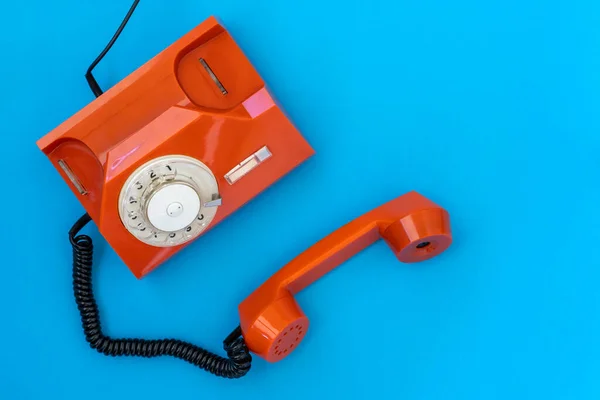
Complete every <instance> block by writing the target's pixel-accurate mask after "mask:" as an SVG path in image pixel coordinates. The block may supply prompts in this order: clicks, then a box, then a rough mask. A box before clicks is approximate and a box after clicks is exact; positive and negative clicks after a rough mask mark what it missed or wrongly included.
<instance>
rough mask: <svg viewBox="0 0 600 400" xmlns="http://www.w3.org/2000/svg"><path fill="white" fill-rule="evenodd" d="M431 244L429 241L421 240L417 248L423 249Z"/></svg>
mask: <svg viewBox="0 0 600 400" xmlns="http://www.w3.org/2000/svg"><path fill="white" fill-rule="evenodd" d="M430 244H431V242H421V243H419V244H418V245H417V249H424V248H425V247H427V246H429V245H430Z"/></svg>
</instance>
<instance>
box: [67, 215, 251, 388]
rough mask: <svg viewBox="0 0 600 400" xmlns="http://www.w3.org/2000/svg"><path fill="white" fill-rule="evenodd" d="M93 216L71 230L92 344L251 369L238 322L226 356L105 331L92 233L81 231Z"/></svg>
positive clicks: (233, 371) (238, 371)
mask: <svg viewBox="0 0 600 400" xmlns="http://www.w3.org/2000/svg"><path fill="white" fill-rule="evenodd" d="M90 220H91V218H90V216H89V214H85V215H83V216H82V217H81V218H80V219H79V220H78V221H77V222H75V224H74V225H73V227H72V228H71V230H70V231H69V241H70V242H71V246H72V247H73V292H74V294H75V302H76V303H77V308H78V309H79V313H80V315H81V323H82V326H83V332H84V334H85V338H86V340H87V341H88V342H89V344H90V347H92V348H93V349H96V350H97V351H98V352H99V353H102V354H104V355H107V356H139V357H158V356H172V357H176V358H179V359H181V360H184V361H187V362H189V363H191V364H193V365H195V366H197V367H200V368H202V369H204V370H206V371H208V372H210V373H211V374H214V375H217V376H220V377H224V378H240V377H242V376H244V375H246V374H247V373H248V371H249V370H250V366H251V363H252V356H251V355H250V351H249V350H248V347H247V346H246V343H245V342H244V339H243V337H242V331H241V328H240V327H239V326H238V327H237V328H236V329H235V330H234V331H233V332H231V334H230V335H229V336H227V338H226V339H225V340H224V341H223V349H224V350H225V352H226V353H227V358H225V357H221V356H218V355H216V354H213V353H211V352H209V351H207V350H204V349H203V348H201V347H198V346H196V345H193V344H191V343H187V342H184V341H181V340H176V339H158V340H147V339H112V338H110V337H108V336H106V335H104V334H103V333H102V328H101V326H100V317H99V312H98V305H97V304H96V300H95V298H94V294H93V290H92V261H93V252H94V246H93V243H92V239H91V238H90V237H89V236H87V235H78V233H79V231H80V230H81V229H82V228H83V227H84V226H85V225H86V224H87V223H88V222H90Z"/></svg>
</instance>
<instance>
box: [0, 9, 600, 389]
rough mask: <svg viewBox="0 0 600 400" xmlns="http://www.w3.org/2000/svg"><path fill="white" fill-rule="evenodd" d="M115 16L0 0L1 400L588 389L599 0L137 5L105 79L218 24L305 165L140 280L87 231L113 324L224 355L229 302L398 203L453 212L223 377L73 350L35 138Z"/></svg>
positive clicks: (49, 182)
mask: <svg viewBox="0 0 600 400" xmlns="http://www.w3.org/2000/svg"><path fill="white" fill-rule="evenodd" d="M129 6H130V2H129V1H128V0H120V1H113V2H110V1H108V2H100V1H94V2H92V1H76V0H63V1H27V2H16V1H14V2H3V4H2V6H1V12H0V45H1V49H2V53H1V56H0V59H1V61H2V62H0V88H1V93H2V96H1V97H0V116H1V120H0V127H1V128H0V130H1V132H2V141H3V143H2V146H1V147H2V148H1V150H0V151H1V156H2V158H1V159H2V161H3V164H4V165H3V171H4V174H5V175H4V180H3V182H2V185H1V186H0V187H1V189H0V190H1V191H2V196H1V200H0V202H1V204H0V210H2V225H3V226H2V230H1V231H0V235H2V237H1V238H0V239H1V241H0V243H1V246H2V259H3V260H2V268H1V272H0V310H1V326H2V327H1V329H0V340H1V342H2V351H1V355H0V367H1V371H0V397H1V398H4V399H39V398H49V396H52V398H60V399H81V398H90V399H117V398H123V399H128V398H133V397H136V398H140V399H145V398H172V399H185V398H203V399H229V398H285V399H307V398H328V397H331V398H333V397H334V396H335V397H336V398H337V396H340V398H342V396H343V397H344V398H367V397H369V398H379V397H385V398H401V399H406V400H408V399H411V400H412V399H507V398H508V399H532V398H544V399H597V398H599V396H600V380H599V374H600V342H599V340H598V337H599V334H600V317H599V315H598V313H599V311H600V291H599V290H598V288H599V286H600V255H599V254H600V253H599V252H598V244H599V239H600V217H599V215H598V204H599V201H600V189H599V188H598V185H599V173H598V171H599V168H600V162H599V160H598V155H599V151H598V149H599V146H600V135H599V133H600V132H599V129H600V112H599V109H600V6H599V5H598V2H592V1H587V2H586V1H569V2H567V1H564V2H560V1H547V0H546V1H542V0H539V1H516V0H491V1H475V0H456V1H452V2H447V1H441V0H419V1H416V0H402V1H397V2H396V1H376V0H370V1H344V2H337V4H334V2H325V1H322V0H320V1H317V0H304V1H302V2H299V1H298V2H288V1H275V0H272V1H247V0H246V1H238V0H222V1H218V2H208V1H194V0H186V1H158V0H155V1H149V0H143V1H142V2H141V4H140V6H139V7H138V9H137V11H136V13H135V14H134V16H133V18H132V20H131V21H130V24H129V25H128V26H127V28H126V29H125V32H124V33H123V35H122V36H121V38H120V39H119V41H118V42H117V44H116V45H115V47H114V48H113V50H112V51H111V52H110V53H109V55H108V56H107V57H106V59H105V60H104V61H103V62H102V63H101V64H100V65H99V66H98V68H97V70H96V76H97V78H98V81H99V82H100V84H101V86H102V87H104V88H107V87H109V86H111V85H113V84H115V83H116V82H118V81H119V80H120V79H122V78H123V77H125V76H126V75H127V74H128V73H130V72H132V71H133V70H134V69H136V68H137V67H138V66H140V65H141V64H142V63H144V62H145V61H147V60H148V59H150V58H151V57H152V56H153V55H155V54H156V53H158V52H159V51H160V50H162V49H163V48H165V47H166V46H168V45H169V44H170V43H171V42H173V41H174V40H176V39H177V38H178V37H180V36H181V35H183V34H184V33H186V32H187V31H188V30H190V29H191V28H192V27H193V26H195V25H196V24H198V23H200V22H201V21H202V20H204V19H205V18H206V17H208V16H209V15H210V14H214V15H218V16H219V17H220V18H221V19H222V21H223V22H224V23H225V25H226V26H227V27H228V29H229V30H230V31H231V33H232V34H233V35H234V37H235V38H236V39H237V41H238V43H239V44H240V46H241V47H242V48H243V49H244V51H245V52H246V53H247V55H248V57H249V58H250V59H251V60H252V61H253V62H254V64H255V66H256V67H257V69H258V70H259V71H260V73H261V74H262V75H263V76H264V79H265V80H266V81H267V83H268V84H269V86H270V87H271V89H272V90H273V92H274V94H275V95H276V97H277V98H278V99H279V101H280V102H281V103H282V105H283V106H284V107H285V109H286V110H287V112H288V113H289V115H290V116H291V118H292V119H293V120H294V122H295V123H296V124H297V125H298V127H299V128H300V129H301V131H302V132H303V134H304V135H305V137H306V138H307V139H308V141H309V142H310V143H311V144H312V146H314V148H315V150H316V152H317V153H316V155H315V156H314V157H313V158H312V159H310V161H308V162H306V163H305V164H303V165H302V166H301V167H300V168H298V169H297V170H295V171H294V172H293V173H291V174H290V175H288V176H287V177H286V178H285V179H284V180H282V181H281V182H280V183H278V184H277V185H276V186H274V187H272V188H270V189H269V190H268V191H267V192H265V193H264V194H263V195H261V196H260V197H259V198H257V199H255V200H254V201H253V202H252V203H251V204H249V205H248V206H246V207H245V208H243V209H242V210H240V211H239V212H237V213H236V214H235V215H234V216H232V217H231V218H229V219H228V220H227V221H226V222H224V223H223V224H221V225H220V226H218V227H217V228H216V229H214V230H213V231H211V232H210V234H208V235H206V236H204V237H203V238H202V240H199V241H197V242H195V243H194V244H193V245H192V246H190V247H188V249H187V250H186V251H184V252H182V253H181V254H179V255H177V256H176V257H175V258H173V259H172V260H171V261H169V262H168V263H167V264H166V265H164V266H163V267H161V268H160V269H158V270H156V271H155V272H154V273H152V274H151V275H150V276H148V277H147V278H146V279H143V280H141V281H138V280H136V279H135V278H134V277H133V275H132V274H131V273H130V272H129V271H128V270H127V268H126V267H125V266H124V265H123V264H122V263H121V262H120V260H119V259H118V258H117V257H116V255H115V254H114V252H113V251H112V250H111V249H110V248H109V247H108V246H107V244H106V243H105V242H104V240H103V239H102V238H101V237H100V236H99V235H98V232H97V230H96V228H95V226H94V225H91V227H89V228H86V232H89V233H90V234H91V235H92V236H93V237H94V239H95V246H96V248H97V252H96V262H97V263H96V269H95V287H96V292H97V297H98V299H99V303H100V308H101V312H102V320H103V322H104V328H105V330H106V332H107V333H108V334H110V335H113V336H133V335H135V336H143V337H154V338H158V337H165V336H168V337H177V338H181V339H186V340H189V341H192V342H194V343H197V344H199V345H202V346H205V347H207V348H209V349H211V350H213V351H218V352H221V341H222V339H223V338H224V337H225V335H226V334H227V333H229V331H230V330H231V329H232V328H233V327H234V326H235V325H236V324H237V323H238V319H237V309H236V306H237V304H238V303H239V302H240V301H241V300H243V299H244V298H245V296H247V295H248V294H249V293H250V292H251V291H252V290H253V289H254V288H256V287H257V286H258V285H259V284H260V283H262V282H263V281H264V280H265V279H266V278H267V277H269V276H270V275H271V274H272V273H273V272H274V271H275V270H277V269H278V268H280V267H281V266H282V265H284V264H285V263H286V262H287V261H288V260H290V259H291V258H293V257H294V256H295V255H297V254H298V253H300V252H301V251H303V250H305V249H306V248H308V247H309V246H310V245H312V244H313V243H315V242H316V241H317V240H319V239H320V238H322V237H323V236H325V235H327V234H328V233H330V232H332V231H333V230H335V229H336V228H338V227H339V226H341V225H342V224H344V223H345V222H347V221H349V220H350V219H352V218H354V217H356V216H358V215H360V214H362V213H364V212H366V211H368V210H370V209H371V208H373V207H375V206H378V205H380V204H382V203H383V202H385V201H387V200H389V199H391V198H394V197H396V196H398V195H401V194H403V193H405V192H407V191H410V190H418V191H420V192H421V193H422V194H424V195H426V196H428V197H429V198H431V199H433V200H434V201H436V202H437V203H439V204H441V205H442V206H444V207H445V208H447V209H448V210H449V212H450V213H451V216H452V222H453V229H454V239H455V242H454V245H453V246H452V247H451V248H450V249H449V250H448V251H447V252H445V253H444V254H442V255H441V256H439V257H438V258H435V259H433V260H430V261H428V262H425V263H422V264H417V265H405V264H400V263H398V262H397V261H396V260H395V259H394V257H393V255H392V253H391V252H390V251H389V250H388V248H387V247H386V246H385V244H383V243H382V242H379V243H377V244H376V245H374V246H372V247H370V248H369V249H367V250H366V251H364V252H362V253H361V254H359V255H358V256H356V257H354V258H353V259H351V260H350V261H349V262H348V263H346V264H344V265H343V266H342V267H341V268H339V269H337V270H335V271H334V272H333V273H331V274H329V275H327V276H326V277H325V278H323V279H321V280H319V281H318V282H317V283H315V284H314V285H313V286H311V287H309V288H308V289H307V290H305V291H303V292H302V293H301V294H300V295H299V296H298V297H297V298H298V300H299V303H300V304H301V306H302V308H303V309H304V311H305V312H306V314H307V315H308V316H309V318H310V320H311V329H310V330H309V331H308V335H307V337H306V339H305V340H304V342H303V343H302V346H300V347H299V348H298V350H296V351H295V352H294V353H293V355H292V356H291V357H289V358H287V359H286V360H285V361H283V362H280V363H277V364H267V363H266V362H264V361H262V360H261V359H258V358H255V362H254V364H253V367H252V370H251V372H250V373H249V375H247V376H246V377H245V378H243V379H241V380H237V381H229V380H223V379H218V378H215V377H213V376H211V375H209V374H207V373H205V372H203V371H200V370H197V369H195V368H193V367H192V366H190V365H189V364H187V363H184V362H181V361H179V360H175V359H169V358H161V359H151V360H148V359H133V358H110V357H104V356H101V355H99V354H97V353H96V352H94V351H92V350H91V349H89V348H88V346H87V345H86V343H85V341H84V340H83V334H82V332H81V327H80V322H79V316H78V314H77V310H76V308H75V304H74V301H73V295H72V291H71V267H70V264H71V254H70V252H71V249H70V246H69V244H68V242H67V235H66V234H67V231H68V229H69V228H70V226H71V225H72V223H73V222H74V220H75V219H76V218H77V217H79V216H80V215H81V214H82V211H83V209H82V207H81V206H80V205H79V203H78V202H77V201H76V199H75V197H74V196H73V195H72V194H71V192H70V191H69V190H68V188H67V186H66V184H65V183H64V182H63V181H62V179H61V178H60V177H59V175H58V173H57V172H56V171H55V170H54V169H53V168H51V167H50V164H49V163H48V161H47V160H46V158H45V157H44V156H43V154H42V153H41V152H40V151H39V150H38V149H37V147H36V144H35V142H36V140H37V139H38V138H40V137H41V136H43V135H44V134H45V133H47V132H48V131H50V130H51V129H52V128H54V127H55V126H56V125H58V124H59V123H60V122H62V121H63V120H65V119H66V118H68V117H69V116H70V115H72V114H73V113H75V112H76V111H77V110H79V109H80V108H81V107H83V106H84V105H85V104H87V103H88V102H90V101H91V100H92V99H93V96H92V94H91V92H90V91H89V89H88V87H87V85H86V82H85V80H84V77H83V75H84V72H85V69H86V68H87V66H88V65H89V63H90V62H91V61H92V60H93V59H94V58H95V56H96V55H97V54H98V52H99V51H100V50H101V49H102V48H103V47H104V45H105V44H106V42H107V40H108V39H109V38H110V37H111V36H112V34H113V33H114V31H115V29H116V27H117V26H118V24H119V23H120V21H121V20H122V18H123V16H124V14H125V12H126V11H127V9H128V8H129ZM232 246H234V248H235V251H228V249H230V248H231V247H232Z"/></svg>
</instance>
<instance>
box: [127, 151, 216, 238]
mask: <svg viewBox="0 0 600 400" xmlns="http://www.w3.org/2000/svg"><path fill="white" fill-rule="evenodd" d="M218 189H219V188H218V185H217V181H216V179H215V177H214V175H213V173H212V172H211V171H210V169H209V168H208V167H207V166H206V165H204V164H203V163H202V162H200V161H198V160H196V159H194V158H191V157H187V156H181V155H173V156H164V157H160V158H156V159H154V160H151V161H149V162H147V163H146V164H144V165H142V166H141V167H139V168H138V169H137V170H136V171H135V172H134V173H133V174H132V175H131V176H130V177H129V179H127V182H125V184H124V185H123V188H122V189H121V194H120V196H119V215H120V216H121V221H122V222H123V225H124V226H125V228H126V229H127V230H128V231H129V232H130V233H131V234H132V235H134V236H135V237H136V238H138V239H139V240H141V241H142V242H144V243H146V244H149V245H151V246H156V247H169V246H177V245H180V244H183V243H185V242H188V241H190V240H192V239H194V238H195V237H197V236H198V235H200V234H201V233H202V232H203V231H204V230H205V229H206V228H207V227H208V225H209V224H210V223H211V221H212V220H213V218H214V216H215V214H216V212H217V208H218V206H219V205H220V204H221V198H220V196H219V190H218Z"/></svg>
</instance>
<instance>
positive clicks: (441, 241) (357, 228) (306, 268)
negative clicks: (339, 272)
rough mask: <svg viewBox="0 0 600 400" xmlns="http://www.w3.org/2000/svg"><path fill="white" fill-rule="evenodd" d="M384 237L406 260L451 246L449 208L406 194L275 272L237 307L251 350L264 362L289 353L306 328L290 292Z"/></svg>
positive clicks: (424, 258) (414, 193)
mask: <svg viewBox="0 0 600 400" xmlns="http://www.w3.org/2000/svg"><path fill="white" fill-rule="evenodd" d="M379 238H382V239H383V240H384V241H385V242H386V243H387V244H388V246H389V247H390V248H391V249H392V250H393V251H394V254H395V255H396V257H397V258H398V259H399V260H400V261H402V262H407V263H412V262H419V261H424V260H427V259H429V258H432V257H434V256H436V255H438V254H440V253H442V252H443V251H444V250H446V249H447V248H448V246H450V244H451V242H452V236H451V231H450V218H449V215H448V212H447V211H446V210H444V209H443V208H441V207H439V206H438V205H436V204H435V203H433V202H431V201H430V200H428V199H427V198H425V197H423V196H421V195H420V194H418V193H416V192H410V193H407V194H405V195H403V196H400V197H398V198H396V199H394V200H392V201H389V202H388V203H386V204H384V205H382V206H379V207H377V208H375V209H373V210H371V211H370V212H368V213H366V214H364V215H362V216H360V217H358V218H356V219H355V220H353V221H352V222H350V223H348V224H346V225H344V226H342V227H341V228H339V229H338V230H336V231H335V232H333V233H331V234H330V235H328V236H327V237H325V238H323V239H322V240H320V241H319V242H317V243H316V244H314V245H313V246H312V247H310V248H309V249H307V250H306V251H304V252H303V253H301V254H300V255H299V256H297V257H296V258H294V259H293V260H292V261H291V262H289V263H288V264H287V265H285V266H284V267H283V268H281V269H280V270H279V271H277V272H276V273H275V274H274V275H273V276H271V277H270V278H269V279H268V280H267V281H266V282H265V283H263V284H262V285H261V286H260V287H259V288H258V289H256V290H255V291H254V292H253V293H252V294H250V296H248V297H247V298H246V299H245V300H244V301H243V302H242V303H241V304H240V305H239V313H240V321H241V327H242V332H243V335H244V339H245V341H246V344H247V346H248V347H249V349H250V350H251V351H252V352H253V353H256V354H257V355H259V356H261V357H263V358H265V359H266V360H267V361H271V362H275V361H279V360H281V359H283V358H284V357H286V356H287V355H289V354H290V353H291V352H292V351H293V350H294V349H295V348H296V347H297V345H298V344H299V343H300V341H301V340H302V338H303V337H304V335H305V334H306V330H307V328H308V318H307V317H306V316H305V315H304V313H303V312H302V310H301V309H300V307H299V306H298V304H297V303H296V301H295V300H294V298H293V295H294V294H296V293H298V292H299V291H301V290H302V289H304V288H305V287H307V286H308V285H310V284H311V283H313V282H314V281H316V280H317V279H319V278H320V277H322V276H323V275H325V274H326V273H328V272H329V271H331V270H332V269H334V268H335V267H337V266H338V265H340V264H342V263H343V262H345V261H346V260H348V259H349V258H351V257H352V256H353V255H355V254H356V253H358V252H360V251H361V250H363V249H365V248H366V247H368V246H370V245H371V244H373V243H374V242H376V241H377V240H378V239H379Z"/></svg>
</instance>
